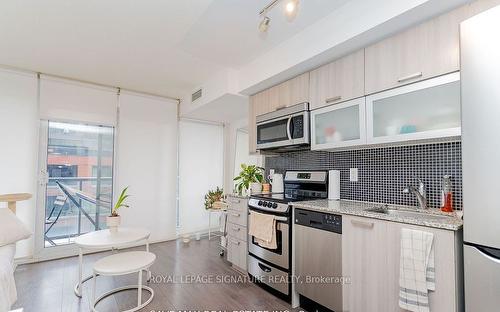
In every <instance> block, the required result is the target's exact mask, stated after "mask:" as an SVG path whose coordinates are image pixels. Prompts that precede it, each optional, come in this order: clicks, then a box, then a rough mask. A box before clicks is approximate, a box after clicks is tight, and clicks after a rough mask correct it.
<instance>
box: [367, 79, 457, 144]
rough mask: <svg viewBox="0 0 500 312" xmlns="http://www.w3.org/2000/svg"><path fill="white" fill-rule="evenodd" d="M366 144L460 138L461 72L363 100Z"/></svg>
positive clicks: (384, 92)
mask: <svg viewBox="0 0 500 312" xmlns="http://www.w3.org/2000/svg"><path fill="white" fill-rule="evenodd" d="M366 116H367V117H366V123H367V125H366V131H367V142H368V143H369V144H378V143H392V142H401V141H412V140H426V139H436V138H444V137H455V136H460V134H461V130H460V73H458V72H456V73H451V74H448V75H444V76H440V77H436V78H433V79H429V80H425V81H421V82H417V83H413V84H411V85H406V86H402V87H399V88H395V89H391V90H387V91H383V92H380V93H377V94H373V95H370V96H368V97H367V98H366Z"/></svg>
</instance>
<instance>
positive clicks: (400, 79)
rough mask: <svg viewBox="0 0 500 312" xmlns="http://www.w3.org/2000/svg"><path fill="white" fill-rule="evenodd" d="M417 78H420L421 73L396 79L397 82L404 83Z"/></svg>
mask: <svg viewBox="0 0 500 312" xmlns="http://www.w3.org/2000/svg"><path fill="white" fill-rule="evenodd" d="M419 77H422V72H418V73H414V74H411V75H408V76H404V77H401V78H399V79H398V82H404V81H406V80H410V79H415V78H419Z"/></svg>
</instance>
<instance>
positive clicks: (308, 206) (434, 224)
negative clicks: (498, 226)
mask: <svg viewBox="0 0 500 312" xmlns="http://www.w3.org/2000/svg"><path fill="white" fill-rule="evenodd" d="M328 201H329V200H326V199H325V200H322V201H318V202H324V203H325V202H328ZM332 202H334V201H332ZM337 202H338V201H337ZM341 203H343V204H346V203H349V204H350V205H351V206H354V205H356V204H358V205H359V206H360V207H361V206H362V205H370V204H371V205H372V206H373V205H374V204H373V203H363V202H355V201H340V202H339V206H340V204H341ZM291 205H292V206H293V208H294V209H295V208H299V209H305V210H312V211H318V212H326V213H336V214H340V215H350V216H357V217H364V218H370V219H377V220H384V221H389V222H396V223H403V224H409V225H417V226H425V227H430V228H437V229H442V230H448V231H460V230H461V229H462V228H463V221H462V220H461V219H458V218H453V219H452V220H450V221H452V222H456V224H453V223H441V222H439V221H426V220H416V219H412V218H396V217H394V216H387V215H383V214H379V213H375V212H368V211H364V210H362V208H359V209H361V210H360V211H356V210H349V209H348V208H341V207H339V208H337V209H331V208H326V207H324V206H320V205H314V204H312V203H310V202H309V203H308V202H292V203H291ZM351 209H352V208H351Z"/></svg>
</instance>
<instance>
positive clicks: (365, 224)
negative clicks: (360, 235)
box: [351, 220, 375, 229]
mask: <svg viewBox="0 0 500 312" xmlns="http://www.w3.org/2000/svg"><path fill="white" fill-rule="evenodd" d="M351 223H352V224H353V225H357V226H361V227H365V228H370V229H371V228H373V226H374V225H375V224H374V223H373V222H365V221H359V220H351Z"/></svg>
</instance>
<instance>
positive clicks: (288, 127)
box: [286, 117, 292, 141]
mask: <svg viewBox="0 0 500 312" xmlns="http://www.w3.org/2000/svg"><path fill="white" fill-rule="evenodd" d="M286 134H287V136H288V140H290V141H291V140H292V117H290V118H288V122H287V124H286Z"/></svg>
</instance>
